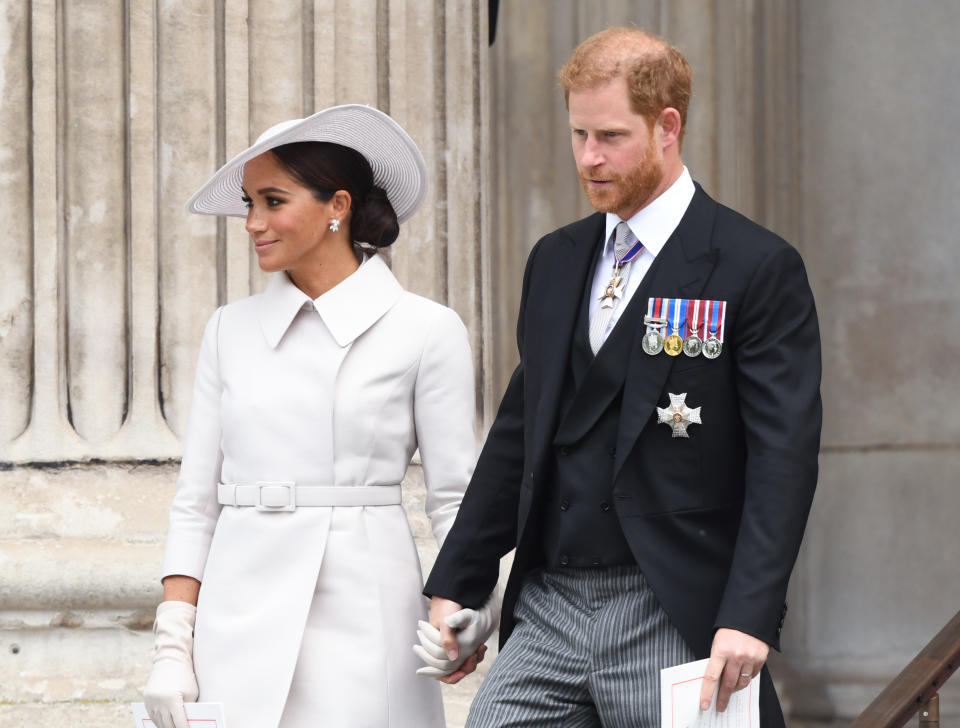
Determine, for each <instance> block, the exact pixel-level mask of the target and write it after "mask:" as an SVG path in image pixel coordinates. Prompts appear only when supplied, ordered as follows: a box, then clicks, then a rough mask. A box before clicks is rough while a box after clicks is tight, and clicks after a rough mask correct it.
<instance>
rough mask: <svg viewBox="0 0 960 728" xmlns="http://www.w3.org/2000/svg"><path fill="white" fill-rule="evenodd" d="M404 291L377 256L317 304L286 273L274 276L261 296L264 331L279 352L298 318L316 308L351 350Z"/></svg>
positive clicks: (261, 318) (361, 264)
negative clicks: (303, 310)
mask: <svg viewBox="0 0 960 728" xmlns="http://www.w3.org/2000/svg"><path fill="white" fill-rule="evenodd" d="M401 293H403V287H402V286H401V285H400V283H399V282H398V281H397V279H396V278H395V277H394V275H393V273H392V272H391V271H390V269H389V268H388V267H387V264H386V263H384V262H383V259H382V258H381V257H380V256H379V255H376V254H371V255H369V256H368V257H365V258H364V260H363V261H361V263H360V267H359V268H357V270H355V271H354V272H353V273H351V274H350V275H349V276H347V277H346V278H344V279H343V280H342V281H340V283H338V284H337V285H335V286H334V287H333V288H331V289H330V290H329V291H327V292H326V293H324V294H323V295H322V296H320V297H319V298H317V299H316V300H311V298H310V297H309V296H308V295H307V294H306V293H304V292H303V291H301V290H300V289H299V288H297V287H296V286H295V285H294V284H293V281H291V280H290V277H289V276H288V275H287V274H286V273H285V272H280V273H274V274H273V276H271V278H270V283H269V284H268V285H267V289H266V290H265V291H264V292H263V293H262V294H261V295H260V296H259V298H260V301H259V307H258V313H259V318H260V327H261V328H262V329H263V335H264V337H266V339H267V343H268V344H269V345H270V347H271V348H276V347H277V345H278V344H279V343H280V340H281V339H282V338H283V335H284V334H285V333H286V332H287V329H289V328H290V324H292V323H293V320H294V319H295V318H296V317H297V314H298V313H299V312H300V311H301V310H302V309H304V308H311V307H312V308H314V309H315V310H316V311H317V313H318V314H320V318H321V319H323V323H324V324H326V326H327V328H328V329H329V330H330V333H331V335H332V336H333V338H334V340H335V341H336V342H337V344H338V345H339V346H347V345H349V344H351V343H353V341H354V340H355V339H356V338H357V337H358V336H360V334H362V333H363V332H364V331H366V330H367V329H369V328H370V327H371V326H373V324H375V323H376V322H377V321H378V320H379V319H380V317H381V316H383V315H384V314H385V313H386V312H387V311H389V310H390V309H391V308H392V307H393V305H394V304H395V303H396V302H397V300H398V299H399V298H400V294H401Z"/></svg>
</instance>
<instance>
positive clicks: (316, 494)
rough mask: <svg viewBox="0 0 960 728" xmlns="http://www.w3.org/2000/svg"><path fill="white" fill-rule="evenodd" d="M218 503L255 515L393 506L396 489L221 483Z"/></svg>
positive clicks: (397, 489)
mask: <svg viewBox="0 0 960 728" xmlns="http://www.w3.org/2000/svg"><path fill="white" fill-rule="evenodd" d="M217 500H218V501H219V502H220V504H221V505H224V506H252V507H254V508H256V509H257V510H258V511H293V510H296V508H297V507H298V506H395V505H398V504H399V503H400V502H401V495H400V484H399V483H397V484H396V485H361V486H337V485H297V484H296V483H294V482H293V481H292V480H288V481H270V480H259V481H257V482H256V483H220V484H218V485H217Z"/></svg>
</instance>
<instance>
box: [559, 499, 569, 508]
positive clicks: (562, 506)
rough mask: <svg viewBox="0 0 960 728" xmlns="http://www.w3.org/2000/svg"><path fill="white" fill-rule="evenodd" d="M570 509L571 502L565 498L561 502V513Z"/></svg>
mask: <svg viewBox="0 0 960 728" xmlns="http://www.w3.org/2000/svg"><path fill="white" fill-rule="evenodd" d="M569 507H570V501H568V500H567V499H566V498H564V499H563V500H562V501H560V510H561V511H565V510H567V509H568V508H569Z"/></svg>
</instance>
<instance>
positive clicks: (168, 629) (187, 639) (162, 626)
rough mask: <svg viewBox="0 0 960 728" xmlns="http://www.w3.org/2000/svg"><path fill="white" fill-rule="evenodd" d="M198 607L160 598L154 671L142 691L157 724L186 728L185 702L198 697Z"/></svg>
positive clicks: (148, 710) (156, 624)
mask: <svg viewBox="0 0 960 728" xmlns="http://www.w3.org/2000/svg"><path fill="white" fill-rule="evenodd" d="M196 617H197V608H196V607H195V606H193V605H192V604H188V603H187V602H173V601H167V602H161V603H160V605H159V606H158V607H157V618H156V621H154V623H153V633H154V635H156V638H155V640H154V654H153V671H152V672H151V673H150V679H149V680H148V681H147V687H146V688H144V691H143V700H144V703H145V704H146V707H147V713H149V714H150V719H151V720H152V721H153V722H154V723H155V724H156V725H157V728H187V716H186V713H184V711H183V704H184V703H185V702H186V703H192V702H194V701H195V700H196V699H197V695H198V693H199V689H198V688H197V678H196V676H195V675H194V673H193V625H194V622H195V620H196Z"/></svg>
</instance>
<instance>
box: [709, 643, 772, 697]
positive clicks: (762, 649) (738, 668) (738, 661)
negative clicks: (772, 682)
mask: <svg viewBox="0 0 960 728" xmlns="http://www.w3.org/2000/svg"><path fill="white" fill-rule="evenodd" d="M769 652H770V646H769V645H768V644H767V643H766V642H764V641H763V640H758V639H757V638H756V637H751V636H750V635H748V634H745V633H743V632H738V631H737V630H735V629H726V628H724V627H721V628H720V629H718V630H717V633H716V634H715V635H714V636H713V646H712V647H711V648H710V662H708V663H707V674H706V675H705V676H704V678H703V687H702V688H701V689H700V710H708V709H709V708H710V703H712V702H713V692H714V690H716V689H717V683H719V684H720V691H719V693H718V694H717V711H719V712H721V713H722V712H723V711H724V710H726V709H727V703H728V702H730V695H731V694H732V693H734V692H736V691H737V690H742V689H743V688H745V687H747V685H749V684H750V680H752V679H753V677H754V676H755V675H756V674H757V673H759V672H760V668H762V667H763V665H764V663H765V662H766V661H767V655H768V654H769Z"/></svg>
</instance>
